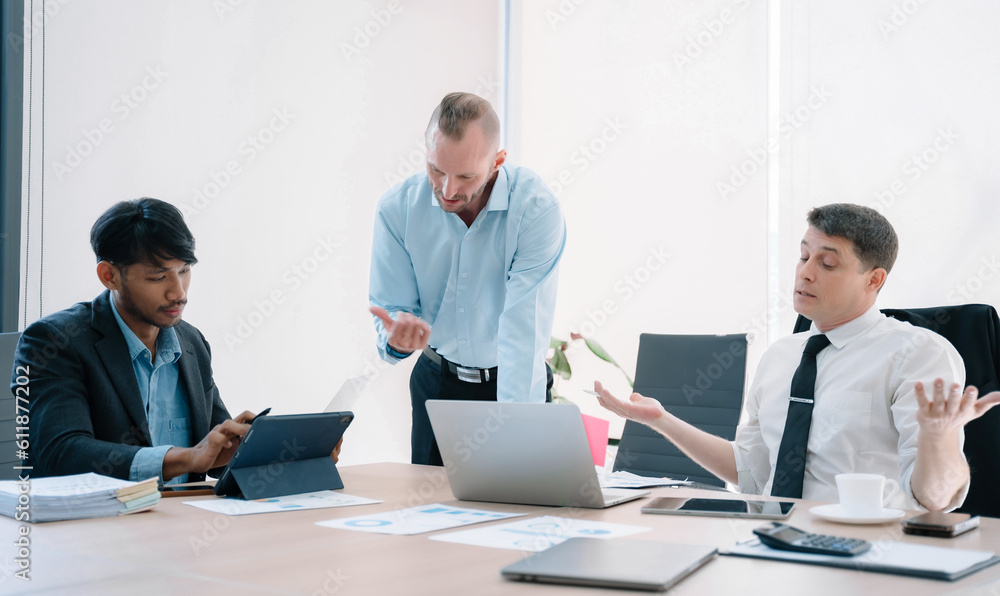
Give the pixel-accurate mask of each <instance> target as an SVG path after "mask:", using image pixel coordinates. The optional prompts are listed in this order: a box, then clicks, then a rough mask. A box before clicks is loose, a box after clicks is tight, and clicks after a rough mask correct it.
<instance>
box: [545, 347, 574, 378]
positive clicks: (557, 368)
mask: <svg viewBox="0 0 1000 596" xmlns="http://www.w3.org/2000/svg"><path fill="white" fill-rule="evenodd" d="M549 365H550V366H551V367H552V373H553V374H556V375H559V376H560V377H562V378H564V379H568V378H570V377H571V376H573V369H571V368H570V366H569V360H568V359H567V358H566V352H563V351H562V350H556V352H555V354H553V355H552V360H550V361H549Z"/></svg>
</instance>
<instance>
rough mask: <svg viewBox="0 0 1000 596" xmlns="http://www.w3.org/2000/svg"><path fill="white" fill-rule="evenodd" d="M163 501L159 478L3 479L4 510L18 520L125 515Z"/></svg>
mask: <svg viewBox="0 0 1000 596" xmlns="http://www.w3.org/2000/svg"><path fill="white" fill-rule="evenodd" d="M159 502H160V492H159V490H158V488H157V479H156V478H150V479H148V480H144V481H142V482H129V481H127V480H119V479H118V478H110V477H108V476H101V475H99V474H94V473H89V474H76V475H74V476H52V477H50V478H37V479H35V478H32V479H29V480H27V481H23V482H22V481H20V480H7V481H3V482H0V514H3V515H6V516H8V517H13V518H14V519H16V520H18V521H29V522H47V521H58V520H64V519H83V518H89V517H110V516H113V515H125V514H127V513H136V512H139V511H146V510H147V509H152V508H153V507H155V506H156V504H157V503H159Z"/></svg>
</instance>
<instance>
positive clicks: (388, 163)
mask: <svg viewBox="0 0 1000 596" xmlns="http://www.w3.org/2000/svg"><path fill="white" fill-rule="evenodd" d="M62 1H63V3H61V4H60V3H59V2H58V1H55V2H50V3H49V4H50V7H51V10H52V14H51V15H50V17H49V18H48V21H47V24H46V48H45V50H46V59H45V72H46V74H45V82H46V89H45V118H46V119H45V141H46V153H45V156H44V159H42V157H41V155H40V152H39V149H40V147H39V140H40V138H41V136H40V135H41V131H40V126H39V121H38V120H37V118H38V117H39V115H40V107H41V98H40V85H39V79H38V77H40V71H41V39H40V32H38V31H36V38H35V46H34V50H35V51H34V60H35V63H34V66H35V72H34V76H35V79H34V83H35V86H34V94H33V96H32V99H33V101H34V104H33V107H34V112H33V113H34V116H35V118H36V120H35V126H34V128H33V130H34V134H35V136H34V137H33V144H32V147H33V154H32V167H33V171H32V173H31V174H32V199H31V205H30V206H31V209H32V219H31V221H30V222H27V221H26V222H25V225H26V230H27V226H29V225H30V232H31V243H30V245H29V246H28V247H27V252H26V255H25V257H26V266H27V271H28V274H29V283H28V287H27V288H25V289H24V291H23V300H24V301H25V304H26V306H27V309H28V312H29V316H28V322H30V321H31V320H34V319H35V318H37V317H38V316H39V313H41V314H47V313H50V312H53V311H55V310H59V309H61V308H64V307H66V306H67V305H69V304H70V303H72V302H74V301H79V300H89V299H91V298H93V296H95V295H96V294H97V293H98V292H99V291H100V289H101V288H100V285H99V284H98V282H97V280H96V278H95V276H94V274H93V267H94V263H93V258H92V256H91V253H90V250H89V247H88V245H87V234H88V231H89V228H90V225H91V224H92V222H93V221H94V219H95V218H96V217H97V215H98V214H100V213H101V212H102V211H104V210H105V209H106V208H107V207H108V206H109V205H111V204H112V203H113V202H115V201H118V200H121V199H125V198H132V197H137V196H142V195H148V196H154V197H158V198H162V199H165V200H169V201H171V202H173V203H175V204H177V205H179V206H182V207H183V208H184V209H185V211H186V212H187V213H188V221H189V224H190V226H191V228H192V230H193V231H194V233H195V236H196V238H197V239H198V256H199V258H200V259H201V262H200V263H199V265H198V266H197V267H196V269H195V278H194V282H193V285H192V294H191V303H190V305H189V309H188V315H187V318H188V320H190V321H191V322H192V323H193V324H195V325H197V326H198V327H199V328H201V329H202V331H204V332H205V334H206V336H207V337H208V338H209V340H210V341H211V342H212V344H213V346H214V348H215V360H214V363H215V369H216V377H217V380H218V383H219V385H220V387H221V388H222V391H223V397H224V399H225V400H226V403H227V404H228V405H229V407H230V409H231V410H232V411H233V412H239V411H242V410H244V409H249V410H254V411H257V410H260V409H263V408H264V407H267V406H273V407H274V411H275V412H276V413H290V412H304V411H315V410H319V409H322V408H323V407H325V406H326V404H327V403H328V402H329V400H330V398H331V397H332V395H333V393H334V392H335V391H336V390H337V388H338V387H339V386H340V384H341V383H342V382H343V381H344V380H345V379H347V378H349V377H353V376H356V375H360V374H363V373H366V372H367V373H369V374H372V375H373V376H374V379H373V381H372V383H371V385H370V386H369V390H368V391H367V392H366V394H365V395H364V397H363V398H362V401H360V402H359V403H358V405H357V407H356V408H355V410H356V412H357V413H358V418H357V421H356V423H355V424H356V426H355V427H354V428H353V429H352V431H351V436H350V444H349V445H348V450H347V452H346V453H345V455H344V460H345V462H347V463H360V462H366V461H380V460H392V461H408V459H409V443H408V437H409V399H408V391H407V388H406V380H407V377H408V373H409V366H410V365H412V363H408V364H405V365H401V366H398V367H395V368H392V369H389V370H382V369H381V368H379V367H378V366H377V364H378V359H377V357H376V354H375V350H374V347H373V343H374V337H373V336H374V334H373V331H372V328H371V323H370V320H369V317H368V315H367V313H366V307H367V283H368V265H369V248H370V234H371V227H372V218H373V209H374V204H375V201H376V200H377V198H378V196H379V195H380V194H381V193H382V192H383V191H384V190H385V189H386V188H387V187H388V186H389V185H390V184H391V183H392V182H393V181H394V180H396V179H398V178H399V177H401V176H405V175H407V174H408V173H410V172H413V171H416V170H417V169H419V168H420V167H422V148H421V135H422V129H423V127H424V125H425V123H426V120H427V118H428V116H429V113H430V111H431V109H432V108H433V107H434V105H435V104H436V102H437V101H438V100H439V99H440V97H441V96H442V95H443V94H444V93H446V92H448V91H452V90H458V89H461V90H467V91H473V92H477V93H479V94H481V95H484V96H486V97H488V98H489V99H491V100H493V101H495V102H497V103H498V104H499V103H500V101H501V99H502V97H503V92H504V90H503V89H502V85H501V82H502V81H503V80H504V77H503V72H502V70H501V68H500V66H499V64H498V58H499V56H500V54H501V51H502V44H501V42H502V38H501V36H500V34H499V31H500V24H501V22H500V15H501V11H500V5H502V4H503V3H502V2H495V1H492V0H491V1H479V2H459V1H457V0H454V1H451V2H448V1H445V0H435V1H431V0H426V1H422V2H410V1H403V0H397V2H392V3H390V2H387V1H385V0H373V1H371V2H361V1H358V0H349V1H348V0H341V1H338V2H336V3H334V2H321V1H319V0H316V1H308V2H307V1H297V2H277V1H263V0H260V1H251V0H245V1H243V2H232V4H237V6H236V7H234V8H233V10H231V11H227V12H224V13H221V14H220V12H218V7H220V6H227V5H228V4H229V2H228V1H227V0H221V1H220V2H214V3H210V2H204V1H201V0H171V1H169V2H168V1H164V0H146V1H134V2H128V3H125V2H112V1H110V0H89V1H88V2H86V3H84V2H79V1H71V0H62ZM35 4H36V10H40V8H41V7H40V6H39V5H40V4H41V3H38V2H36V3H35ZM390 6H391V7H392V8H393V10H394V11H395V12H392V11H390ZM511 8H512V12H511V19H510V24H511V33H512V37H511V62H510V72H509V75H510V81H511V89H510V103H509V105H508V106H507V107H508V110H509V114H510V120H509V122H508V123H507V125H508V127H507V132H508V135H509V139H510V142H509V144H508V148H509V150H510V159H511V161H512V162H513V163H517V164H521V165H526V166H528V167H531V168H532V169H534V170H536V171H538V172H540V173H541V174H542V175H543V176H544V177H545V178H546V179H547V180H550V181H552V182H553V186H554V188H555V189H556V190H557V191H558V192H559V196H560V199H561V201H562V202H563V205H564V208H565V210H566V214H567V223H568V226H569V241H568V242H569V244H568V247H567V253H566V257H565V260H564V263H563V267H562V272H561V283H560V293H559V306H558V314H557V317H556V326H555V334H556V335H557V336H560V337H566V336H567V335H568V333H569V332H570V331H583V332H585V333H588V334H590V335H592V336H593V337H595V338H596V339H598V340H599V341H600V342H602V343H603V344H604V345H605V346H606V347H607V348H608V350H609V351H610V352H611V353H612V354H613V355H614V356H615V357H616V358H618V359H619V361H621V362H622V364H623V365H624V366H625V367H626V368H627V369H630V370H632V369H634V365H635V351H636V347H637V340H638V335H639V333H641V332H647V331H648V332H660V333H732V332H738V331H751V332H753V333H754V334H755V336H756V341H755V343H754V345H753V347H752V351H751V354H750V361H751V367H753V366H754V365H755V363H756V360H757V359H758V358H759V355H760V352H761V351H762V350H763V349H764V348H765V347H766V345H767V344H768V343H769V342H770V341H773V340H774V339H777V337H778V336H779V335H781V334H783V333H787V332H788V331H790V329H791V326H792V322H793V320H794V313H792V312H791V309H790V307H789V306H788V302H787V299H786V296H787V295H788V291H789V289H790V288H791V285H792V272H793V270H794V264H795V260H796V259H797V258H798V254H797V248H796V247H797V244H798V241H799V239H800V237H801V234H802V232H803V230H804V215H805V212H806V211H807V210H808V209H809V208H811V207H813V206H815V205H819V204H823V203H827V202H833V201H851V202H859V203H863V204H874V205H876V206H878V207H879V208H881V209H883V210H884V212H885V213H886V215H887V216H888V217H889V219H890V220H891V221H892V222H893V224H894V225H895V226H896V228H897V230H898V231H899V233H900V236H901V240H902V250H901V253H900V258H899V261H898V264H897V268H896V270H895V271H894V272H893V274H892V276H891V277H890V281H889V285H888V286H887V288H886V290H885V292H884V296H883V300H882V302H883V306H901V307H906V306H929V305H935V304H945V303H950V302H972V301H975V302H987V303H993V304H996V303H997V302H1000V300H998V299H1000V281H998V276H997V273H998V271H996V269H998V268H1000V267H998V264H997V262H996V260H997V253H998V248H1000V247H998V241H997V239H996V234H994V233H993V229H994V228H995V227H996V224H997V222H998V217H997V216H998V209H1000V208H998V207H997V204H996V201H995V200H992V199H993V195H995V194H996V190H997V187H998V186H1000V183H998V174H997V172H998V171H1000V168H998V167H997V166H998V165H1000V163H998V162H1000V157H998V156H1000V147H998V143H1000V139H998V135H997V134H996V130H997V129H998V128H997V124H998V121H997V119H998V118H1000V116H998V115H997V113H996V111H995V109H994V108H993V104H994V103H995V101H994V100H993V98H994V97H996V95H997V91H998V87H1000V80H998V73H1000V69H998V66H1000V64H998V63H1000V51H998V50H1000V47H998V44H1000V42H997V41H996V35H994V34H993V33H994V32H995V31H996V30H997V28H998V27H997V25H998V22H1000V5H996V4H994V3H989V2H984V1H983V2H967V3H962V4H961V5H958V4H955V3H925V4H920V3H918V2H917V1H916V0H905V1H903V0H876V1H872V0H868V1H865V2H861V1H860V0H852V1H850V2H839V3H802V2H795V3H792V2H780V1H778V0H771V1H770V2H767V3H765V2H762V1H760V0H757V1H752V2H751V1H745V0H712V1H710V2H697V1H695V0H674V1H670V2H662V1H656V0H635V1H631V2H622V1H610V0H590V1H588V2H579V3H578V0H574V1H571V0H533V1H531V2H523V1H520V0H512V2H511ZM56 9H57V10H56ZM893 19H895V21H896V22H897V23H899V24H898V25H894V24H893ZM882 22H884V23H888V24H889V25H890V26H895V27H897V28H896V29H895V30H892V29H890V28H887V27H885V26H883V25H880V23H882ZM366 29H367V30H368V32H369V33H374V35H373V36H371V37H369V36H368V34H364V35H362V32H364V31H365V30H366ZM769 39H770V40H771V41H772V42H773V43H772V44H771V45H770V46H769ZM351 46H353V48H352V47H351ZM769 47H770V49H769ZM345 49H346V51H347V55H345ZM776 51H777V53H775V52H776ZM769 60H770V62H769ZM772 66H773V67H777V68H778V70H774V69H773V68H772ZM25 70H26V74H25V77H26V89H27V84H28V83H27V77H28V76H29V69H28V68H27V67H26V69H25ZM150 71H152V72H158V73H160V74H159V75H158V77H154V76H152V75H150V74H149V73H150ZM144 85H145V86H144ZM775 89H779V90H780V92H779V93H775V92H774V91H775ZM122 94H127V95H131V96H132V98H134V99H129V101H132V102H133V105H134V107H128V109H127V110H126V106H127V104H126V103H124V102H123V101H122V99H121V96H122ZM26 95H27V93H26ZM275 110H277V111H278V112H280V113H287V114H288V116H287V118H288V119H289V121H288V122H287V123H284V122H282V121H280V120H274V115H275ZM102 121H106V122H105V129H106V131H108V132H103V133H94V132H93V131H94V130H95V129H97V130H100V128H101V123H102ZM279 127H283V128H282V129H281V130H277V128H279ZM939 129H943V130H945V131H948V130H949V129H950V130H951V131H952V132H951V133H949V134H950V135H953V136H954V137H955V140H954V141H953V142H950V141H947V140H946V141H941V140H939V141H938V144H939V146H941V147H944V144H947V143H949V142H950V144H947V150H945V151H942V150H939V155H938V156H937V159H936V161H935V162H934V163H933V164H932V165H931V166H930V167H928V168H927V169H926V171H921V175H920V177H919V178H917V177H916V176H915V174H914V173H912V165H908V162H909V160H910V159H911V156H913V155H914V154H919V153H921V152H923V151H925V150H927V151H930V149H929V148H933V147H934V142H935V139H936V137H937V135H938V130H939ZM88 137H89V139H88ZM98 137H100V140H99V141H98V140H97V139H98ZM248 137H256V138H257V139H258V142H259V143H260V144H261V147H262V149H260V150H253V149H251V145H249V144H247V143H248V140H247V139H248ZM772 140H773V141H774V142H775V143H777V144H776V145H774V150H773V151H769V150H770V149H771V147H772V145H771V141H772ZM88 144H89V145H94V147H93V148H92V150H91V151H89V152H88V153H89V154H88V155H86V156H85V157H83V158H82V159H81V160H80V163H78V164H77V163H76V162H75V161H74V162H71V163H69V164H67V147H71V148H78V149H79V148H82V149H83V150H86V149H88ZM581 146H584V147H588V148H589V149H588V151H589V152H590V156H588V155H587V154H586V153H585V152H584V150H583V149H581ZM762 154H766V156H765V157H767V158H775V159H772V160H771V161H769V162H767V163H765V164H758V163H757V162H758V161H762V160H763V157H762ZM928 155H931V153H929V154H928ZM251 156H252V159H251ZM57 162H58V163H59V164H61V166H60V167H57V165H56V164H57ZM25 164H27V155H26V156H25ZM40 164H41V165H43V166H44V172H43V168H42V167H41V166H40ZM227 165H228V166H229V167H230V168H231V170H232V171H233V172H235V173H228V174H226V173H225V171H226V168H227ZM62 166H65V167H66V168H70V169H71V170H72V171H66V170H65V169H63V167H62ZM768 167H771V168H772V170H771V173H770V174H769V173H768V171H767V168H768ZM741 169H742V170H743V172H742V173H741V172H740V170H741ZM43 174H44V176H45V226H44V228H45V244H44V279H43V285H42V289H41V294H42V297H43V300H42V302H41V304H39V293H40V290H39V260H40V257H41V249H42V247H41V245H40V244H39V240H40V232H41V228H40V220H39V210H40V203H39V195H38V193H39V190H40V182H41V176H42V175H43ZM775 174H776V176H775ZM560 178H562V179H560ZM896 179H899V180H900V181H901V183H902V184H903V190H902V191H900V192H897V193H896V196H894V197H890V198H885V197H886V195H884V194H883V195H881V196H882V197H883V199H882V200H881V202H880V199H879V196H878V195H877V194H876V193H879V192H881V191H885V190H887V189H890V188H891V185H892V183H893V181H894V180H896ZM213 185H215V186H213ZM897 188H898V187H897ZM199 192H201V193H202V196H203V197H204V198H198V193H199ZM327 245H331V246H332V247H333V248H332V249H329V250H328V249H327V248H326V246H327ZM769 247H770V248H769ZM661 250H662V251H663V252H662V253H661V252H660V251H661ZM317 251H318V252H317ZM658 254H667V255H669V256H666V257H664V258H663V259H662V262H661V260H660V259H658V258H656V257H655V255H658ZM317 256H319V257H322V258H323V259H324V260H318V259H317V260H315V262H313V261H312V260H311V259H316V257H317ZM314 266H315V268H313V267H314ZM297 271H301V272H302V273H301V274H297V273H296V272H297ZM295 279H298V281H294V280H295ZM769 280H773V285H772V287H771V288H770V291H769ZM275 292H278V293H280V294H279V296H280V298H281V299H282V302H281V303H280V304H276V305H273V308H272V307H271V306H269V305H268V304H266V302H267V300H269V299H270V297H271V296H272V294H273V293H275ZM963 293H964V294H963ZM769 305H770V307H769ZM769 310H770V313H771V315H772V316H771V317H770V318H769V317H767V316H766V315H767V314H768V312H769ZM262 311H263V312H262ZM769 322H770V325H769ZM246 325H249V327H247V326H246ZM233 338H235V339H237V340H239V341H233ZM227 340H228V341H227ZM571 360H572V362H573V364H574V366H575V370H576V375H575V376H574V378H573V379H571V380H570V381H569V382H564V383H562V384H561V385H560V391H561V392H562V393H563V394H565V395H567V396H569V397H570V398H572V399H574V400H575V401H577V402H578V403H580V404H581V405H583V406H584V408H585V409H587V410H589V411H592V412H595V413H597V411H596V410H594V409H593V408H592V407H591V405H592V402H589V400H590V398H589V397H587V396H585V395H583V394H582V393H580V392H579V389H581V388H583V387H585V386H587V385H589V384H590V382H591V381H592V380H593V379H594V378H599V379H602V380H605V381H608V383H609V384H610V385H611V386H612V387H613V388H614V389H615V391H616V392H618V393H620V394H624V393H626V392H627V386H626V385H625V383H624V380H623V379H622V378H621V377H620V375H619V374H618V373H617V372H615V371H614V370H613V369H611V368H610V367H609V366H607V365H604V364H603V363H601V362H599V361H597V360H596V358H594V357H592V356H591V355H590V354H589V353H586V351H585V350H584V349H578V350H576V351H575V353H574V354H572V355H571ZM588 404H591V405H588ZM615 430H616V429H615V428H613V430H612V432H613V433H614V432H615Z"/></svg>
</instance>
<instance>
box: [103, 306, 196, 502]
mask: <svg viewBox="0 0 1000 596" xmlns="http://www.w3.org/2000/svg"><path fill="white" fill-rule="evenodd" d="M111 311H112V312H113V313H114V315H115V320H116V321H118V327H119V328H120V329H121V330H122V334H123V335H124V336H125V343H126V344H127V345H128V351H129V356H130V357H131V359H132V368H133V370H135V379H136V381H138V382H139V393H140V394H141V395H142V405H143V408H144V409H145V411H146V421H147V423H148V424H149V438H150V440H151V442H152V444H153V445H154V446H153V447H143V448H141V449H139V451H137V452H136V454H135V458H133V459H132V466H131V468H130V469H129V480H132V481H134V482H138V481H140V480H145V479H146V478H152V477H153V476H159V477H160V480H161V481H162V480H163V458H164V457H165V456H166V454H167V451H169V450H170V448H171V447H190V446H191V444H192V443H191V406H190V404H189V403H188V398H187V392H186V391H185V390H184V384H183V383H181V382H180V367H179V365H178V360H179V359H180V357H181V353H182V351H181V345H180V342H179V341H178V340H177V332H176V331H175V330H174V329H173V328H172V327H168V328H167V329H160V333H159V335H157V338H156V359H155V360H152V359H151V356H152V355H151V354H150V353H149V349H148V348H147V347H146V346H145V344H143V343H142V340H140V339H139V338H138V337H137V336H136V334H135V333H133V332H132V330H131V329H130V328H129V326H128V325H126V324H125V321H123V320H122V317H121V315H119V314H118V307H117V306H115V301H114V299H112V300H111ZM181 482H187V474H182V475H180V476H178V477H176V478H174V479H172V480H171V481H170V482H167V483H166V484H178V483H181Z"/></svg>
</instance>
